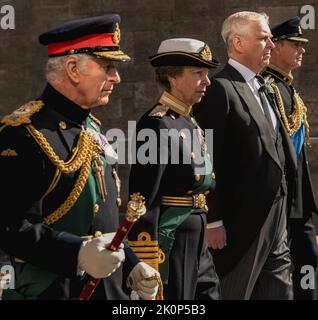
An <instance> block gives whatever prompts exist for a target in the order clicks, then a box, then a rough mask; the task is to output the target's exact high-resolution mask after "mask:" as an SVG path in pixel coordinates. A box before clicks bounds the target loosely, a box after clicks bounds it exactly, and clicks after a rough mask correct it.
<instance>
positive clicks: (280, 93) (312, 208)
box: [263, 65, 318, 218]
mask: <svg viewBox="0 0 318 320" xmlns="http://www.w3.org/2000/svg"><path fill="white" fill-rule="evenodd" d="M263 76H264V77H265V80H266V83H268V84H270V85H271V86H272V88H273V89H274V90H273V92H272V94H274V95H275V101H276V105H277V107H278V109H279V112H280V114H281V117H282V120H283V122H284V125H285V127H287V131H288V132H289V135H292V134H293V133H294V132H295V131H296V129H301V128H299V126H298V127H297V126H294V125H293V124H290V122H289V121H290V118H291V117H293V118H294V119H295V115H296V114H295V113H296V112H297V111H295V109H298V107H299V112H300V114H299V117H300V120H301V121H302V122H303V124H302V125H303V126H304V127H305V128H303V130H305V131H306V130H308V132H307V137H306V140H305V141H304V144H303V145H302V147H301V150H300V152H299V156H298V160H297V162H298V163H297V177H296V180H297V182H296V185H295V188H296V190H295V192H293V199H292V208H291V211H290V217H291V218H306V217H304V214H306V213H307V214H310V215H311V213H313V212H315V213H318V209H317V201H316V199H315V194H314V192H313V185H312V181H311V175H310V169H309V165H308V156H307V152H306V143H307V142H309V141H308V140H309V134H308V133H309V125H308V122H307V114H306V112H307V109H306V107H305V105H304V104H303V101H302V100H301V98H300V97H299V95H298V93H297V92H296V90H295V88H294V87H293V86H292V81H293V77H292V76H291V75H287V74H286V73H284V72H283V71H282V70H280V69H278V68H277V67H275V66H273V65H270V66H269V67H267V69H266V70H265V71H264V72H263ZM275 87H276V88H277V89H276V90H275ZM296 103H297V104H299V106H297V108H296V107H295V106H296V105H295V104H296ZM296 116H297V115H296ZM293 127H294V128H295V129H294V130H293ZM296 127H297V128H296Z"/></svg>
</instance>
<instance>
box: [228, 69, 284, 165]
mask: <svg viewBox="0 0 318 320" xmlns="http://www.w3.org/2000/svg"><path fill="white" fill-rule="evenodd" d="M224 70H225V71H226V72H227V73H228V74H229V75H230V78H231V79H230V81H231V82H232V84H233V86H234V88H235V90H236V91H237V93H238V94H239V96H240V97H241V98H242V99H243V100H244V102H245V104H246V105H247V108H248V110H249V112H250V114H251V116H252V118H253V119H254V121H255V122H256V125H257V127H258V130H259V133H260V137H261V139H262V142H263V145H264V147H265V149H266V151H267V153H268V154H269V155H270V156H271V158H272V159H273V160H274V161H275V163H276V164H277V165H278V167H279V168H280V169H282V168H281V165H280V161H279V159H278V155H277V151H276V148H275V146H274V143H273V140H272V136H271V132H270V128H269V127H268V123H267V120H266V118H265V117H264V114H263V113H262V111H261V108H259V106H258V102H257V100H256V99H255V97H254V95H253V93H252V91H251V89H250V88H249V86H248V84H247V83H246V81H245V79H244V78H243V77H242V75H241V74H240V73H239V72H238V71H237V70H236V69H235V68H233V67H232V66H231V65H229V64H226V66H225V68H224Z"/></svg>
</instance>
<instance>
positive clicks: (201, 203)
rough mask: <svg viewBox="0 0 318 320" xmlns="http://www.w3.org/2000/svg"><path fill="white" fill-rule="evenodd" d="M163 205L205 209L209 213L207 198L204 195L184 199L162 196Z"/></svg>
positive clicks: (184, 197)
mask: <svg viewBox="0 0 318 320" xmlns="http://www.w3.org/2000/svg"><path fill="white" fill-rule="evenodd" d="M161 205H164V206H169V207H192V208H194V209H204V210H205V211H208V206H207V205H206V196H205V195H204V194H203V193H199V194H195V195H192V196H183V197H174V196H162V198H161Z"/></svg>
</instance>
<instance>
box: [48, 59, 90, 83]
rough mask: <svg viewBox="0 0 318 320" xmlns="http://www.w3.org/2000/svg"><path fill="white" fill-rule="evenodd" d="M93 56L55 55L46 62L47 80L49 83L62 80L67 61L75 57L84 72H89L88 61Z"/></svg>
mask: <svg viewBox="0 0 318 320" xmlns="http://www.w3.org/2000/svg"><path fill="white" fill-rule="evenodd" d="M90 58H91V56H90V55H87V54H73V55H68V56H61V57H53V58H50V59H49V60H48V61H47V64H46V80H47V81H48V82H49V83H57V82H62V81H63V79H64V74H65V73H64V66H65V62H66V61H67V60H69V59H74V60H76V62H77V65H78V67H79V69H80V71H81V72H82V73H84V74H85V73H86V72H87V61H88V60H89V59H90Z"/></svg>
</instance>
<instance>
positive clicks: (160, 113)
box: [148, 104, 169, 118]
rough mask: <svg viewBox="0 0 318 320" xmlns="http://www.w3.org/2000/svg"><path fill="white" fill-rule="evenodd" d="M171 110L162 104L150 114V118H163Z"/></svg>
mask: <svg viewBox="0 0 318 320" xmlns="http://www.w3.org/2000/svg"><path fill="white" fill-rule="evenodd" d="M168 110H169V108H168V107H166V106H164V105H162V104H157V105H156V106H155V107H154V108H153V109H152V110H151V112H150V113H149V114H148V116H149V117H157V118H162V117H163V116H164V115H166V113H167V112H168Z"/></svg>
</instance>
